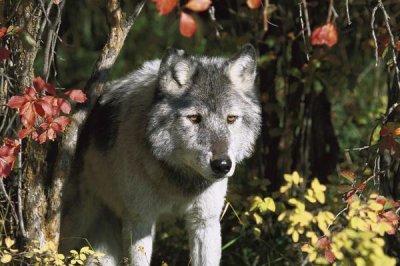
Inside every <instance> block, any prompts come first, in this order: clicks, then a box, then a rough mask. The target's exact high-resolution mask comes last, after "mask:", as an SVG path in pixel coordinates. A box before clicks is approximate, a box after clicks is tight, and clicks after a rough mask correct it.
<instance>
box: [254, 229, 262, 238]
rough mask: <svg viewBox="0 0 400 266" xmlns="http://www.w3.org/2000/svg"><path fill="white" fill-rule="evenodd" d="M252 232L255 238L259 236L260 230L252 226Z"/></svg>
mask: <svg viewBox="0 0 400 266" xmlns="http://www.w3.org/2000/svg"><path fill="white" fill-rule="evenodd" d="M253 234H254V236H255V237H256V238H260V236H261V230H260V228H257V227H254V228H253Z"/></svg>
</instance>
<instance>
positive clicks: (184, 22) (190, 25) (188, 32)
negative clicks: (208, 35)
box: [179, 12, 197, 38]
mask: <svg viewBox="0 0 400 266" xmlns="http://www.w3.org/2000/svg"><path fill="white" fill-rule="evenodd" d="M179 30H180V32H181V34H182V35H183V36H185V37H188V38H190V37H192V36H193V34H194V33H195V32H196V30H197V24H196V21H195V20H194V18H193V17H192V16H191V15H188V14H186V13H185V12H181V19H180V22H179Z"/></svg>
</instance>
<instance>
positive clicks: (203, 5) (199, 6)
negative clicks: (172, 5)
mask: <svg viewBox="0 0 400 266" xmlns="http://www.w3.org/2000/svg"><path fill="white" fill-rule="evenodd" d="M210 5H211V0H189V2H187V4H186V5H185V7H186V8H188V9H190V10H192V11H194V12H203V11H206V10H207V9H208V8H209V7H210Z"/></svg>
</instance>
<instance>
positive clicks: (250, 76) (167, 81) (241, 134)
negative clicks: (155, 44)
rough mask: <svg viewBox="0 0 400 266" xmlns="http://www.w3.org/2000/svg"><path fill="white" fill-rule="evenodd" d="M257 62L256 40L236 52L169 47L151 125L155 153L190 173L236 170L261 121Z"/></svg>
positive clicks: (214, 175)
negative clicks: (198, 52) (204, 53)
mask: <svg viewBox="0 0 400 266" xmlns="http://www.w3.org/2000/svg"><path fill="white" fill-rule="evenodd" d="M256 66H257V59H256V52H255V50H254V48H253V46H251V45H246V46H244V47H243V48H242V49H241V50H240V52H239V53H238V54H237V55H235V56H234V57H232V58H221V57H196V56H188V55H185V53H184V52H183V51H182V50H174V49H170V50H168V51H167V52H166V54H165V55H164V57H163V59H162V60H161V63H160V68H159V78H158V88H157V95H156V97H155V102H154V105H153V109H152V111H151V113H150V114H149V115H150V123H149V124H148V128H147V130H148V134H149V142H150V145H151V147H152V150H153V153H154V155H155V156H156V157H157V158H158V159H159V160H162V161H164V162H165V163H167V164H168V165H169V166H171V167H173V168H175V169H176V170H177V171H181V172H182V173H185V174H187V175H194V176H201V177H203V178H205V179H208V180H217V179H220V178H223V177H229V176H231V175H233V173H234V171H235V166H236V164H237V163H239V162H240V161H242V160H243V159H244V158H246V157H248V156H250V155H251V153H252V149H253V145H254V142H255V140H256V138H257V136H258V134H259V131H260V127H261V115H260V113H261V110H260V104H259V102H258V99H257V93H256V88H255V86H254V82H255V79H256Z"/></svg>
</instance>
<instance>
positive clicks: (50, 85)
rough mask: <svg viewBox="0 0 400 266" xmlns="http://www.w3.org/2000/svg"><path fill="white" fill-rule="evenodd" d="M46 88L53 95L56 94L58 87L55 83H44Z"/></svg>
mask: <svg viewBox="0 0 400 266" xmlns="http://www.w3.org/2000/svg"><path fill="white" fill-rule="evenodd" d="M44 90H45V91H47V92H48V93H49V94H51V95H56V87H54V85H53V84H50V83H46V85H44Z"/></svg>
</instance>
